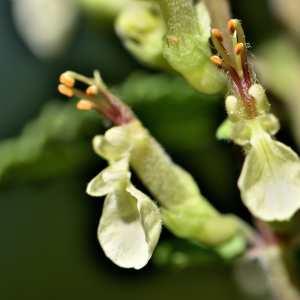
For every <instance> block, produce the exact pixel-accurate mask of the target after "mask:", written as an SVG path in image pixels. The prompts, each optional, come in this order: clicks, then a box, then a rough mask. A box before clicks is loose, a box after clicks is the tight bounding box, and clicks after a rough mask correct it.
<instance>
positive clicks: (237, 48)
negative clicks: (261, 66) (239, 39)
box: [234, 43, 245, 55]
mask: <svg viewBox="0 0 300 300" xmlns="http://www.w3.org/2000/svg"><path fill="white" fill-rule="evenodd" d="M244 51H245V46H244V44H243V43H238V44H236V45H235V47H234V52H235V54H236V55H240V54H241V53H242V52H244Z"/></svg>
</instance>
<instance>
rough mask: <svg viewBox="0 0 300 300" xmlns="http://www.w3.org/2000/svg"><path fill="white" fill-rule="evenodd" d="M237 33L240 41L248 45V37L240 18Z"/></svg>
mask: <svg viewBox="0 0 300 300" xmlns="http://www.w3.org/2000/svg"><path fill="white" fill-rule="evenodd" d="M236 35H237V40H238V42H239V43H242V44H244V45H245V46H246V37H245V33H244V29H243V27H242V24H241V22H240V21H239V20H236ZM245 48H246V47H245Z"/></svg>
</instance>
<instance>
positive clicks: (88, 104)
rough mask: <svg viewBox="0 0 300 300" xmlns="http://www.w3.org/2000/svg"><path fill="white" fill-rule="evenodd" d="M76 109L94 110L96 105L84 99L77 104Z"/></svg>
mask: <svg viewBox="0 0 300 300" xmlns="http://www.w3.org/2000/svg"><path fill="white" fill-rule="evenodd" d="M76 107H77V109H79V110H92V109H93V108H94V107H95V105H94V104H93V103H92V102H91V101H89V100H85V99H82V100H80V101H79V102H78V103H77V105H76Z"/></svg>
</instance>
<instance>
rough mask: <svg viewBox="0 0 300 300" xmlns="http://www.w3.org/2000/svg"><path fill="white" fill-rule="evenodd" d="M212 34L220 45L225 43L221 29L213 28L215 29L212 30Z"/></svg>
mask: <svg viewBox="0 0 300 300" xmlns="http://www.w3.org/2000/svg"><path fill="white" fill-rule="evenodd" d="M211 34H212V36H213V37H214V38H216V39H217V40H218V41H219V42H220V43H222V42H223V34H222V32H221V31H220V30H219V29H217V28H213V29H212V30H211Z"/></svg>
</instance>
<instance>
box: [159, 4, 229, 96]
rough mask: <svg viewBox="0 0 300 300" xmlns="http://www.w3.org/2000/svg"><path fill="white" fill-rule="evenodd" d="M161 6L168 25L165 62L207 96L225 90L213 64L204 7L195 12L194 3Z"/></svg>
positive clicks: (206, 13) (219, 73)
mask: <svg viewBox="0 0 300 300" xmlns="http://www.w3.org/2000/svg"><path fill="white" fill-rule="evenodd" d="M158 3H159V4H160V7H161V11H162V14H163V17H164V20H165V23H166V25H167V34H166V38H165V40H164V45H163V55H164V57H165V58H166V60H167V61H168V62H169V64H170V65H171V66H172V67H173V68H174V69H175V70H176V71H177V72H179V73H180V74H182V76H183V77H185V79H186V80H187V81H188V82H189V83H190V84H191V85H192V86H193V87H194V88H195V89H197V90H198V91H200V92H202V93H207V94H213V93H218V92H220V91H222V90H223V89H224V87H225V86H224V83H225V81H224V78H223V75H222V74H221V72H219V71H218V69H217V68H216V67H215V66H214V65H213V64H212V63H211V61H210V56H211V51H210V46H209V40H208V38H209V36H210V22H209V21H208V19H209V17H208V16H209V14H208V12H207V9H206V7H205V5H203V4H202V5H201V6H200V7H199V8H198V11H196V9H195V7H194V5H193V3H192V1H191V0H176V1H170V0H159V1H158ZM197 14H198V15H199V17H198V16H197ZM199 20H203V22H200V23H199Z"/></svg>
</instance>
